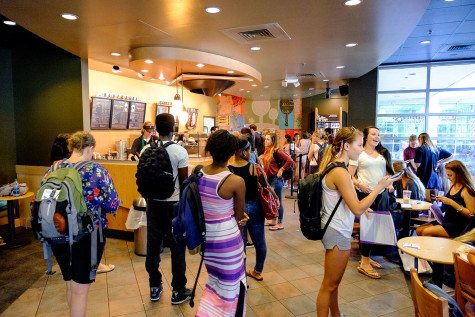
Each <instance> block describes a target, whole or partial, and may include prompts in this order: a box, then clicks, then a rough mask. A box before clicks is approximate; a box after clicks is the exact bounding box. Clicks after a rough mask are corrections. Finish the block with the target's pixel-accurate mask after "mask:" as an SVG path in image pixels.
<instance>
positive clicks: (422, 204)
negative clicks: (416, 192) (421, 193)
mask: <svg viewBox="0 0 475 317" xmlns="http://www.w3.org/2000/svg"><path fill="white" fill-rule="evenodd" d="M403 201H404V199H402V198H396V202H398V203H400V204H403ZM409 204H411V208H402V207H401V208H402V209H403V210H419V211H421V210H429V209H430V206H432V203H430V202H428V201H423V200H415V199H410V200H409Z"/></svg>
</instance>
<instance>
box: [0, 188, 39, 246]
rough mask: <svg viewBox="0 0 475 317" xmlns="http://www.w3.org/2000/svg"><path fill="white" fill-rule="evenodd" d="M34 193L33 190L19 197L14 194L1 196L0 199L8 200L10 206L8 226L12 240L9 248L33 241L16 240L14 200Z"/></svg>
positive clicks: (8, 244) (9, 242)
mask: <svg viewBox="0 0 475 317" xmlns="http://www.w3.org/2000/svg"><path fill="white" fill-rule="evenodd" d="M33 195H34V193H33V192H27V193H26V194H24V195H22V196H19V197H14V196H3V197H0V201H7V206H8V226H9V227H10V241H8V242H7V248H11V249H13V248H18V247H22V246H24V245H26V244H28V243H30V242H31V241H26V242H21V243H20V242H18V241H16V236H15V215H14V212H13V201H15V200H20V199H24V198H29V197H32V196H33Z"/></svg>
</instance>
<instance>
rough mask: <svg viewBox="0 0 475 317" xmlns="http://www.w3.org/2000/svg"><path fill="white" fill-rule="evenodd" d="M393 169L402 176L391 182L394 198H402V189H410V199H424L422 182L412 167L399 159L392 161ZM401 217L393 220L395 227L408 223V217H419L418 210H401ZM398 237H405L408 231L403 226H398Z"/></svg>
mask: <svg viewBox="0 0 475 317" xmlns="http://www.w3.org/2000/svg"><path fill="white" fill-rule="evenodd" d="M393 169H394V173H399V172H402V177H401V179H400V180H398V181H396V182H394V183H393V186H394V189H395V190H396V198H403V195H402V193H403V191H404V190H410V191H411V199H414V200H424V199H425V196H426V190H425V188H424V185H423V184H422V182H421V180H420V179H419V177H417V176H416V174H414V172H413V171H412V168H411V166H410V165H409V164H407V163H405V162H401V161H396V162H394V163H393ZM402 216H403V217H402V219H399V221H396V220H395V221H394V226H395V227H396V229H398V227H399V226H400V225H401V224H407V223H409V218H411V217H419V211H411V212H410V213H409V212H403V213H402ZM399 229H400V231H399V238H404V237H407V236H408V234H409V232H406V230H403V228H399Z"/></svg>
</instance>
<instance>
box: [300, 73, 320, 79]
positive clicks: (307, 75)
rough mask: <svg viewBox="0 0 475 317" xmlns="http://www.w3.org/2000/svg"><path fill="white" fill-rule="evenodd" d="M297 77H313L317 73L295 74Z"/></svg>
mask: <svg viewBox="0 0 475 317" xmlns="http://www.w3.org/2000/svg"><path fill="white" fill-rule="evenodd" d="M297 77H298V78H315V77H317V75H315V74H297Z"/></svg>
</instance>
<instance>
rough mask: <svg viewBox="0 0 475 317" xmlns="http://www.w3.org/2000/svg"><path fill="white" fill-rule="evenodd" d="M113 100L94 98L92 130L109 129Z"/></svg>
mask: <svg viewBox="0 0 475 317" xmlns="http://www.w3.org/2000/svg"><path fill="white" fill-rule="evenodd" d="M111 103H112V100H110V99H105V98H97V97H92V107H91V129H93V130H100V129H109V126H110V120H111Z"/></svg>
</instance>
